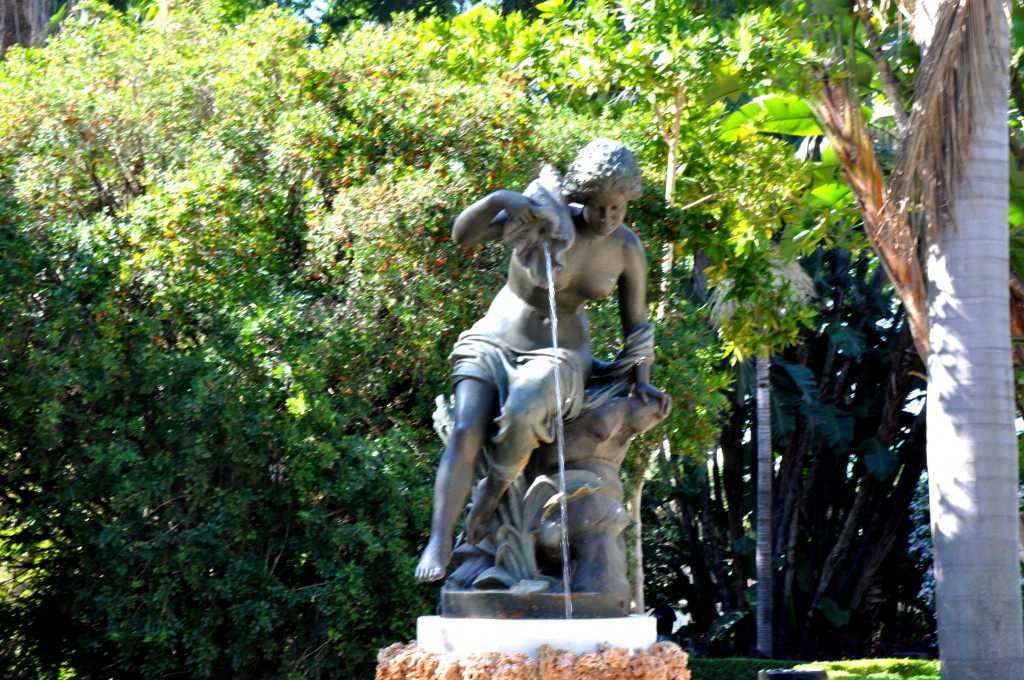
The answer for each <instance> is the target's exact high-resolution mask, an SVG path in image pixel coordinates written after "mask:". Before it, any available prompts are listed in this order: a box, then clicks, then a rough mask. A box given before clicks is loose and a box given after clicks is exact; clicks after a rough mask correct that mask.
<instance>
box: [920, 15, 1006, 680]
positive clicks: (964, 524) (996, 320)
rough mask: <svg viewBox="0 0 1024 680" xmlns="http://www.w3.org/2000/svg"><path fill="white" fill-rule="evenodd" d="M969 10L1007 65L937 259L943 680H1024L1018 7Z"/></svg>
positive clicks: (934, 450)
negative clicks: (1013, 67)
mask: <svg viewBox="0 0 1024 680" xmlns="http://www.w3.org/2000/svg"><path fill="white" fill-rule="evenodd" d="M924 4H929V3H924ZM933 10H934V8H933ZM968 10H969V11H971V12H982V13H983V15H982V16H974V17H972V19H973V20H983V21H985V22H987V24H988V25H987V27H986V32H987V33H988V37H989V39H990V40H991V41H994V50H996V51H997V52H996V54H997V56H996V57H995V58H993V59H991V64H990V65H989V68H988V69H987V70H986V72H985V73H984V74H975V75H977V76H978V80H977V81H976V83H977V85H976V89H975V93H976V94H975V100H974V101H973V102H972V105H973V107H974V115H973V121H972V122H971V123H970V128H969V129H970V139H969V147H968V149H969V150H968V155H967V156H966V163H965V165H964V170H963V173H962V176H961V179H960V180H959V181H958V182H957V183H956V184H955V185H954V187H953V189H954V191H953V198H954V201H953V204H952V206H951V210H950V214H949V218H950V223H947V224H943V225H939V226H940V228H939V229H937V230H936V233H935V234H934V236H933V238H932V240H931V243H930V244H929V247H928V254H927V278H928V286H929V301H928V302H929V309H928V316H929V324H930V332H929V338H930V347H931V354H930V355H929V357H928V412H927V434H928V470H929V492H930V499H931V518H932V539H933V542H934V550H935V578H936V599H937V619H938V632H939V655H940V659H941V662H942V677H943V679H944V680H953V679H956V680H965V679H967V680H970V679H973V678H979V679H980V678H985V679H986V680H1018V679H1019V678H1024V626H1022V622H1021V617H1022V612H1021V596H1020V566H1019V564H1018V560H1017V522H1018V519H1017V466H1018V459H1017V443H1016V436H1015V432H1014V425H1013V421H1014V393H1013V368H1012V366H1011V359H1010V356H1011V355H1010V353H1011V348H1010V322H1009V299H1008V290H1007V285H1006V280H1007V276H1008V270H1009V264H1008V257H1007V254H1008V252H1009V243H1008V230H1007V221H1006V220H1007V209H1008V188H1007V187H1008V185H1009V178H1008V155H1009V150H1008V148H1007V146H1008V143H1007V135H1006V99H1007V92H1008V88H1009V84H1008V82H1009V76H1008V63H1009V54H1010V52H1009V45H1008V38H1007V34H1008V26H1007V21H1006V17H1007V16H1008V14H1009V9H1008V6H1007V5H1004V4H1003V3H1002V2H1000V0H972V2H971V3H970V7H969V8H968ZM925 11H927V9H926V10H925ZM936 15H937V13H933V14H932V15H931V16H936ZM919 28H920V26H919ZM991 44H992V43H991V42H987V41H986V42H984V43H982V44H978V45H975V46H974V49H978V50H984V49H987V48H988V46H989V45H991ZM968 77H969V76H968ZM960 96H963V95H960ZM968 96H969V95H968ZM962 124H963V125H967V123H962ZM946 143H947V144H950V143H955V141H953V140H947V141H946Z"/></svg>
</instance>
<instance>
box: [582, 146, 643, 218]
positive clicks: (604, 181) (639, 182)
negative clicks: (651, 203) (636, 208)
mask: <svg viewBox="0 0 1024 680" xmlns="http://www.w3.org/2000/svg"><path fill="white" fill-rule="evenodd" d="M642 192H643V178H642V175H641V173H640V165H639V164H638V163H637V160H636V155H634V154H633V152H632V151H630V150H629V149H627V148H626V146H625V145H624V144H622V143H621V142H616V141H615V140H613V139H595V140H594V141H592V142H591V143H590V144H587V145H586V146H585V147H583V150H582V151H580V152H579V154H577V156H576V160H574V161H573V162H572V164H570V165H569V169H568V170H567V171H566V173H565V177H564V178H563V193H564V194H565V199H566V200H567V201H568V202H570V203H582V204H584V205H585V204H586V203H587V202H588V201H589V200H590V199H591V198H593V197H595V196H597V195H598V194H619V195H621V196H622V197H624V198H625V199H626V200H628V201H632V200H635V199H637V198H640V194H641V193H642Z"/></svg>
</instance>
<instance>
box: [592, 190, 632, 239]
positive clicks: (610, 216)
mask: <svg viewBox="0 0 1024 680" xmlns="http://www.w3.org/2000/svg"><path fill="white" fill-rule="evenodd" d="M626 203H627V201H626V197H625V195H623V194H620V193H618V192H617V191H599V192H597V193H596V194H594V195H593V196H591V197H590V200H588V201H587V202H586V203H584V204H583V221H584V222H586V223H587V226H588V227H590V228H591V229H593V230H594V233H596V234H599V235H601V236H607V235H608V234H610V233H612V232H613V231H615V229H616V228H617V227H618V226H619V225H620V224H622V220H623V219H625V217H626Z"/></svg>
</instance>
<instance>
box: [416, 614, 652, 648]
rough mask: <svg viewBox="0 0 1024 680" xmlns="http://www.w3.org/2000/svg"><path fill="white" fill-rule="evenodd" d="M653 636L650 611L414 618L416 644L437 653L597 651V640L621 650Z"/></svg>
mask: <svg viewBox="0 0 1024 680" xmlns="http://www.w3.org/2000/svg"><path fill="white" fill-rule="evenodd" d="M657 638H658V633H657V628H656V622H655V619H654V618H653V617H650V616H622V617H616V618H609V619H571V620H568V621H567V620H565V619H454V618H444V617H440V616H421V617H419V619H417V621H416V643H417V644H418V645H419V646H420V647H421V648H423V649H426V650H429V651H431V652H437V653H439V654H446V653H451V652H454V653H456V654H479V653H485V652H501V653H504V654H526V655H527V656H529V657H530V658H535V656H536V652H537V648H538V647H540V646H541V645H550V646H551V647H553V648H555V649H564V650H568V651H571V652H573V653H575V654H583V653H584V652H591V651H594V650H596V649H597V647H598V645H600V644H601V643H607V644H609V645H611V646H612V647H621V648H625V649H636V648H638V647H642V648H647V647H649V646H650V645H651V644H653V643H654V642H655V641H656V640H657Z"/></svg>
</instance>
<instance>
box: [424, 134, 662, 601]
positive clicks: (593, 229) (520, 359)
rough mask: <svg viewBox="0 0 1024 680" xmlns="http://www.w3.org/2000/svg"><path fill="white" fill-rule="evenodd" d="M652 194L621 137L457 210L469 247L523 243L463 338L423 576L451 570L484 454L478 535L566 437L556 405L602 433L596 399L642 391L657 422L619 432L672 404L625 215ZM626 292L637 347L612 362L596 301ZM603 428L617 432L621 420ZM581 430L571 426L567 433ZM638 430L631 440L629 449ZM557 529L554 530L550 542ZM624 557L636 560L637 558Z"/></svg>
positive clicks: (627, 331) (627, 333)
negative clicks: (551, 296) (660, 377)
mask: <svg viewBox="0 0 1024 680" xmlns="http://www.w3.org/2000/svg"><path fill="white" fill-rule="evenodd" d="M640 191H641V175H640V169H639V166H638V164H637V161H636V157H635V156H634V155H633V154H632V152H630V151H629V150H628V149H627V148H626V147H625V146H623V145H622V144H620V143H618V142H614V141H611V140H596V141H594V142H591V143H590V144H589V145H587V146H586V147H585V148H584V149H583V150H582V151H581V152H580V154H579V155H578V156H577V158H576V159H575V160H574V161H573V163H572V164H571V165H570V166H569V169H568V171H567V172H566V175H565V177H564V179H562V178H560V177H558V176H557V173H555V172H554V171H552V170H550V169H546V170H545V172H544V173H542V176H541V178H540V179H538V180H537V181H535V182H534V183H533V184H531V185H530V187H529V188H528V189H527V190H526V191H525V192H524V193H522V194H520V193H516V192H513V191H505V190H501V191H496V192H494V193H492V194H490V195H488V196H487V197H485V198H483V199H481V200H480V201H477V202H476V203H474V204H473V205H471V206H469V207H468V208H466V209H465V210H464V211H463V212H462V214H460V215H459V217H458V218H457V219H456V221H455V226H454V229H453V238H454V239H455V240H456V241H457V242H458V243H459V244H461V245H474V244H477V243H485V242H488V241H496V240H504V241H505V242H507V243H510V244H511V245H512V246H513V248H514V253H513V256H512V258H511V260H510V263H509V270H508V280H507V283H506V284H505V286H504V287H503V288H502V289H501V291H499V292H498V294H497V295H496V296H495V298H494V301H493V302H492V303H491V306H490V308H489V309H488V311H487V313H486V314H485V315H484V317H483V318H482V319H481V320H480V321H478V322H477V323H476V324H475V325H474V326H473V327H472V328H470V329H469V330H467V331H466V332H464V333H463V334H462V335H461V336H460V337H459V340H458V342H457V343H456V345H455V348H454V350H453V352H452V363H453V371H452V382H453V383H454V389H455V395H454V402H453V405H452V407H451V417H452V420H453V423H452V425H451V431H450V434H449V435H448V439H447V444H446V447H445V450H444V454H443V455H442V458H441V463H440V465H439V467H438V472H437V479H436V482H435V487H434V507H433V515H432V520H431V535H430V540H429V542H428V544H427V547H426V549H425V550H424V551H423V554H422V556H421V558H420V562H419V565H418V567H417V569H416V577H417V578H418V579H420V580H422V581H432V580H437V579H440V578H441V577H443V576H444V574H445V571H446V569H447V567H448V564H449V562H450V560H451V556H452V543H453V533H454V529H455V525H456V522H457V521H458V518H459V516H460V514H461V512H462V509H463V507H464V506H465V503H466V500H467V498H468V497H469V493H470V490H471V488H472V486H473V482H474V474H475V470H476V466H477V463H478V462H480V461H479V459H480V458H481V453H482V454H483V458H484V461H483V462H484V463H485V465H483V466H482V467H483V471H484V472H483V477H482V479H481V481H480V483H479V485H478V486H477V489H476V493H475V495H474V500H473V504H472V507H471V509H470V512H469V515H468V516H467V518H466V521H465V525H464V532H463V535H464V538H465V541H466V543H467V544H468V545H469V546H476V545H478V544H480V543H481V542H482V541H485V539H486V538H487V536H488V533H489V531H491V529H492V524H493V523H492V519H493V518H494V515H495V511H496V510H497V509H498V507H499V502H500V501H501V500H502V497H503V496H504V495H505V493H506V491H507V490H508V489H509V486H510V485H512V483H513V482H514V481H515V480H517V479H518V478H520V476H521V474H522V473H523V471H524V469H525V468H526V466H527V464H528V463H530V462H531V456H532V455H533V454H534V452H535V451H537V450H538V448H539V447H541V446H542V445H548V444H551V443H552V442H553V441H554V437H555V415H556V412H558V411H560V412H561V414H562V416H563V417H564V418H565V420H566V421H567V422H569V423H570V425H568V426H567V427H569V428H571V427H572V424H571V423H572V421H574V420H576V419H582V420H581V421H580V426H581V427H582V426H583V425H584V423H589V425H587V426H586V428H583V429H580V432H583V431H584V429H585V430H586V431H587V432H592V431H593V430H594V427H595V425H594V422H593V421H594V419H595V418H600V416H599V415H597V414H599V413H601V411H600V410H595V409H600V408H601V407H602V406H603V405H607V404H609V403H611V402H613V401H615V400H616V399H618V401H616V403H617V404H618V405H617V406H616V408H615V409H611V411H609V413H611V412H612V411H614V412H616V413H621V412H625V410H628V409H627V408H626V402H623V401H622V400H621V397H625V396H626V395H627V394H629V393H630V391H632V394H633V395H634V397H635V400H636V401H637V403H638V404H639V405H641V406H644V407H645V408H644V409H642V410H644V413H645V414H647V415H646V420H647V421H651V422H650V424H648V425H646V426H645V427H631V428H630V427H622V426H616V428H615V430H616V432H626V431H628V432H631V433H632V434H636V433H637V432H639V431H641V430H646V429H649V427H651V426H653V423H656V422H658V421H660V420H661V419H662V418H664V416H665V415H666V414H667V412H668V408H669V403H670V399H669V397H668V396H667V395H665V394H664V393H663V392H661V391H660V390H658V389H656V388H655V387H653V386H652V385H651V384H650V370H651V362H652V360H653V357H654V342H653V335H654V332H653V326H652V324H650V322H649V320H648V318H647V306H646V286H647V263H646V257H645V255H644V250H643V246H642V245H641V243H640V240H639V239H638V238H637V236H636V234H634V233H633V232H632V231H631V230H630V229H629V228H627V227H626V226H625V225H624V224H623V223H622V220H623V218H624V216H625V214H626V205H627V202H628V201H629V200H632V199H635V198H637V197H639V195H640ZM545 245H546V246H547V249H548V250H549V252H550V253H551V255H552V259H553V260H554V263H555V268H554V270H553V271H554V289H555V302H556V309H557V317H556V319H555V321H556V325H557V348H556V347H554V346H553V342H552V329H551V323H552V319H551V318H550V311H549V310H550V308H549V304H548V290H547V287H548V283H547V278H546V275H545V268H544V260H543V251H544V247H545ZM615 290H617V291H618V296H619V315H620V318H621V320H622V331H623V336H624V338H625V343H624V348H623V351H622V352H621V353H620V355H619V356H618V357H617V358H616V360H615V361H613V362H611V363H605V362H600V361H595V360H594V359H593V358H592V357H591V353H590V338H589V331H588V324H587V316H586V309H585V308H586V305H587V303H588V302H591V301H595V300H600V299H602V298H604V297H607V296H608V295H610V294H611V293H612V292H613V291H615ZM556 373H557V375H558V379H559V382H560V385H561V395H562V398H563V399H562V401H563V403H562V404H556V399H555V391H554V389H553V387H552V385H553V382H554V377H555V374H556ZM648 404H650V406H647V405H648ZM609 408H610V407H609ZM583 414H586V417H585V418H584V417H583ZM616 417H617V416H616ZM652 418H653V420H652ZM620 420H621V419H620ZM597 427H598V429H599V430H600V429H601V427H604V428H605V430H607V431H608V432H609V433H610V432H611V430H608V427H609V426H607V425H601V424H600V423H599V424H598V425H597ZM588 428H589V429H588ZM569 434H571V431H570V430H567V436H566V439H567V440H568V439H570V436H569ZM632 434H630V435H628V436H627V437H626V440H625V441H626V443H625V444H622V445H621V446H619V449H621V451H620V453H621V455H624V454H625V446H626V444H628V439H629V438H631V436H632ZM574 436H575V435H574ZM616 436H618V435H616ZM581 437H582V435H580V436H579V437H577V438H581ZM619 449H617V451H618V450H619ZM571 455H572V457H574V459H576V463H578V462H579V461H580V460H585V459H586V458H587V457H588V453H587V452H586V451H585V450H582V449H577V450H576V451H574V452H573V453H572V454H571ZM621 455H619V454H616V456H618V462H616V463H615V464H614V465H611V466H610V467H614V476H616V477H617V473H618V464H619V463H621ZM614 457H615V456H613V458H614ZM541 460H544V461H547V462H548V463H547V467H548V468H549V467H550V465H549V463H550V460H551V459H550V449H547V448H546V449H545V450H544V454H543V455H542V456H540V457H539V458H538V460H537V461H535V463H534V467H536V466H537V465H541V467H544V464H542V463H541V462H540V461H541ZM574 464H575V463H574ZM595 465H598V467H601V465H603V464H599V463H595ZM584 467H586V466H584ZM610 467H609V466H607V465H605V466H604V467H602V474H603V476H605V477H607V476H609V475H610V474H611V472H610ZM548 472H550V470H548ZM567 474H568V473H567ZM577 477H579V475H577ZM609 483H610V484H611V486H610V487H608V486H606V487H605V489H606V493H607V489H609V488H611V489H613V491H612V496H614V495H615V493H616V492H615V491H614V485H615V484H618V480H617V479H615V481H614V482H613V483H612V482H610V481H609ZM597 484H598V486H599V485H600V484H599V483H597ZM592 487H593V488H596V487H595V486H594V483H591V484H590V486H587V488H588V489H591V488H592ZM523 493H525V490H524V491H523ZM617 494H618V499H617V500H616V503H619V504H621V486H619V487H618V491H617ZM612 514H614V513H612ZM542 524H543V522H542ZM547 526H548V528H549V529H550V530H552V531H561V530H562V529H561V528H560V527H558V526H555V527H554V529H552V526H554V525H552V523H551V522H550V521H549V522H548V525H547ZM617 531H621V527H620V528H618V529H617ZM549 533H550V531H549ZM571 533H572V532H571V531H570V534H571ZM544 535H545V534H544V531H543V530H542V531H541V532H540V534H539V536H540V539H541V543H544ZM619 540H621V539H619ZM613 561H615V562H616V564H617V563H618V561H619V560H618V558H615V559H614V560H613ZM622 567H623V571H624V562H623V564H622ZM600 578H611V579H612V580H615V579H616V578H617V577H606V576H605V575H602V576H601V577H600Z"/></svg>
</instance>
